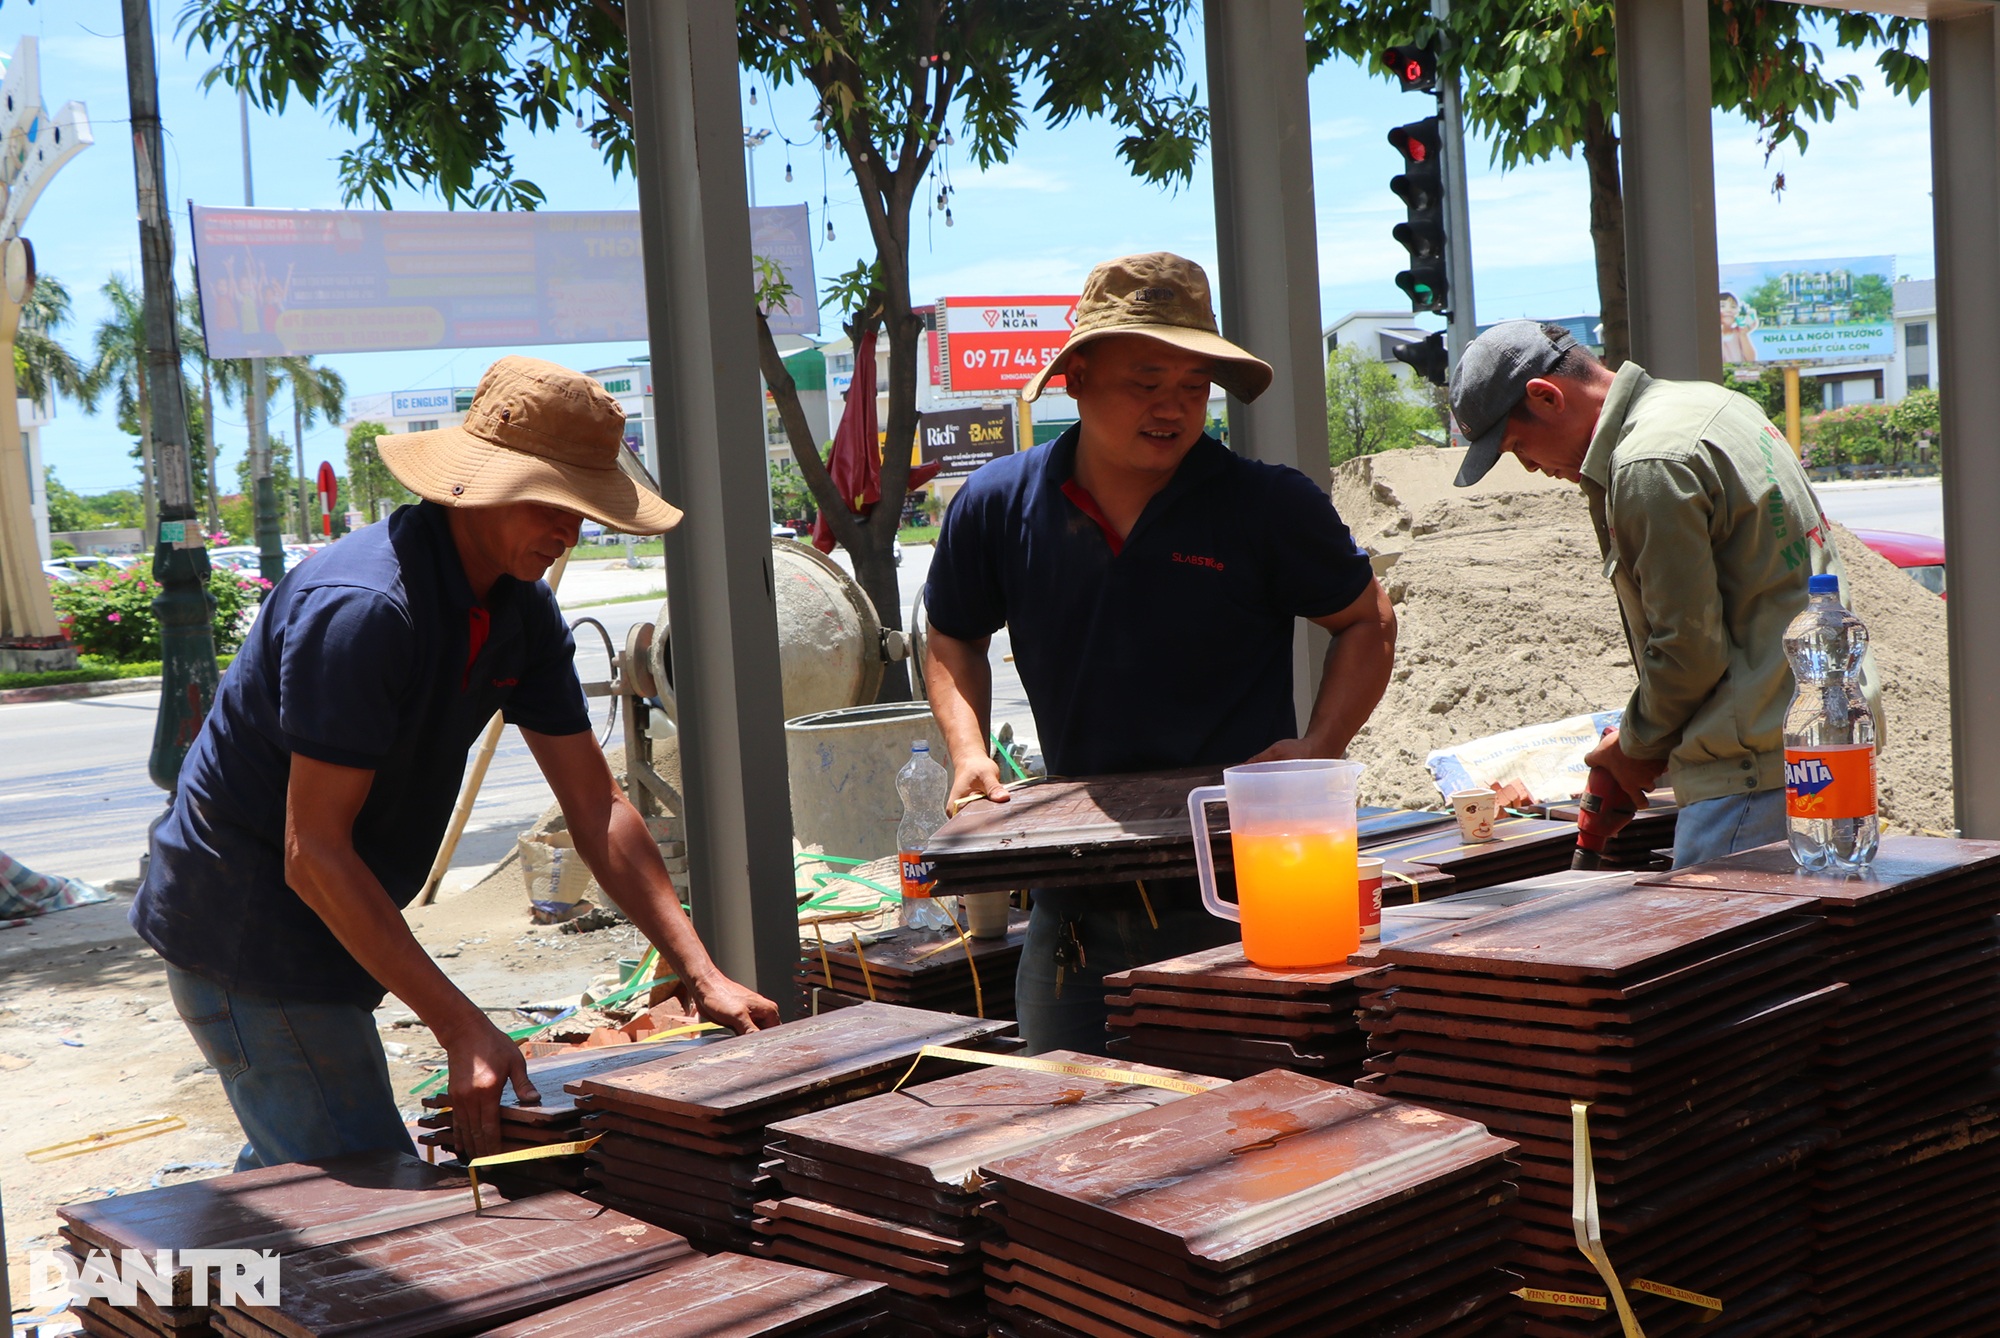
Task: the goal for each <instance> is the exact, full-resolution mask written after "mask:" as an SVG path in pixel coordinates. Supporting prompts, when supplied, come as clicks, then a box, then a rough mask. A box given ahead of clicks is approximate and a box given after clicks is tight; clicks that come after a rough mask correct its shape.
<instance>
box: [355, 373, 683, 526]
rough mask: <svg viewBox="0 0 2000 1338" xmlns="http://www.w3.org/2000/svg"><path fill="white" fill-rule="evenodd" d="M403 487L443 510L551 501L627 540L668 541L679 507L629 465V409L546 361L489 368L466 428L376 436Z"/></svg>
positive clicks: (600, 388)
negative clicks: (652, 537) (629, 471)
mask: <svg viewBox="0 0 2000 1338" xmlns="http://www.w3.org/2000/svg"><path fill="white" fill-rule="evenodd" d="M375 448H376V449H377V450H378V451H380V452H381V453H382V463H383V464H385V465H387V466H389V472H390V473H392V474H394V475H395V476H396V478H397V479H398V480H399V481H400V482H401V483H402V485H403V486H404V487H406V488H408V489H409V490H410V491H411V492H413V493H415V494H416V495H417V496H419V497H421V498H423V499H425V500H426V501H431V502H437V503H439V504H440V505H442V506H468V507H470V506H505V505H506V504H507V503H509V502H542V503H545V504H547V505H549V506H559V507H562V508H564V509H565V510H568V511H575V512H578V513H580V514H582V515H585V516H588V517H590V518H591V519H592V520H594V521H596V522H598V523H599V524H600V525H603V526H604V527H605V528H606V529H609V530H616V531H617V532H618V533H620V534H664V533H665V532H666V531H668V530H670V529H672V528H673V527H674V526H675V525H676V524H677V523H678V522H679V521H680V518H681V513H680V511H679V509H678V508H676V507H672V506H669V505H667V503H665V502H664V501H662V500H660V498H658V497H656V496H654V495H653V494H652V493H651V492H649V491H647V490H646V489H645V488H643V487H641V486H640V485H639V484H637V483H635V482H634V481H633V480H632V479H631V478H629V477H628V476H627V475H626V473H625V471H624V470H623V469H621V468H619V463H618V461H619V456H620V455H621V454H622V453H623V452H624V450H625V410H624V409H623V408H621V407H620V406H619V404H618V401H617V400H615V399H613V398H612V397H611V394H610V392H609V391H607V390H605V388H604V387H603V386H601V385H599V384H598V383H597V382H595V381H593V380H591V379H590V378H589V377H587V376H585V375H583V374H582V373H581V372H573V371H571V370H570V369H569V368H567V367H561V366H558V365H556V364H555V363H553V362H544V361H542V360H541V359H540V358H523V357H518V356H515V357H505V358H502V359H500V361H498V362H496V363H494V364H493V365H492V366H491V367H488V368H487V369H486V375H484V376H482V377H480V378H479V388H478V389H477V390H475V391H473V392H472V407H471V408H470V409H468V410H467V411H466V415H465V422H464V423H463V424H461V425H459V426H458V427H441V428H438V429H436V430H435V431H431V432H398V433H394V434H391V435H385V436H380V437H377V438H376V439H375Z"/></svg>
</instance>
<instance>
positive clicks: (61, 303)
mask: <svg viewBox="0 0 2000 1338" xmlns="http://www.w3.org/2000/svg"><path fill="white" fill-rule="evenodd" d="M69 321H70V296H69V289H68V288H65V287H64V286H63V283H62V280H60V279H58V278H56V276H55V275H53V274H41V275H37V276H36V278H35V286H34V289H33V290H32V291H31V292H30V293H29V294H28V300H27V302H26V304H25V305H23V306H22V308H21V328H20V330H19V331H18V332H16V334H15V336H14V389H15V390H16V391H18V392H19V393H20V394H21V395H23V396H24V397H26V398H27V399H30V400H33V401H35V402H36V403H38V404H47V403H48V402H49V400H50V398H51V396H52V395H54V394H58V393H60V394H63V395H67V396H69V397H70V398H71V399H73V400H77V401H79V402H81V400H82V398H83V374H84V372H83V364H82V363H81V362H79V361H78V360H77V357H76V355H75V354H74V353H72V352H70V351H69V349H68V347H66V346H65V345H64V344H63V342H62V340H61V338H60V335H61V334H62V332H63V330H64V329H65V328H67V327H68V325H69Z"/></svg>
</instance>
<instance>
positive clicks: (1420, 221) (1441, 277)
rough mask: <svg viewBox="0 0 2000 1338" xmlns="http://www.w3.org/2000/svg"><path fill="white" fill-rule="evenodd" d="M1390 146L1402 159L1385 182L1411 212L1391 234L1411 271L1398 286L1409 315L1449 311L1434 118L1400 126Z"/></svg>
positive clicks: (1441, 176)
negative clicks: (1398, 168)
mask: <svg viewBox="0 0 2000 1338" xmlns="http://www.w3.org/2000/svg"><path fill="white" fill-rule="evenodd" d="M1389 143H1390V144H1391V145H1393V146H1394V147H1395V149H1396V151H1397V152H1398V153H1400V154H1402V155H1403V170H1402V173H1401V174H1400V175H1398V176H1397V177H1396V178H1395V179H1394V180H1392V181H1391V182H1390V183H1389V189H1390V190H1392V191H1394V192H1396V194H1397V195H1398V196H1399V197H1400V198H1401V199H1402V201H1403V203H1404V205H1405V206H1407V207H1408V209H1409V219H1408V221H1407V222H1403V223H1398V224H1397V225H1396V228H1395V231H1394V233H1393V234H1392V235H1393V236H1394V237H1395V238H1396V240H1397V241H1398V242H1400V243H1401V244H1402V245H1403V248H1404V249H1405V250H1407V251H1408V252H1409V253H1410V267H1409V268H1408V269H1406V270H1404V271H1403V272H1402V273H1400V274H1398V275H1397V276H1396V286H1397V287H1398V288H1401V289H1402V290H1403V291H1404V292H1405V293H1407V294H1409V297H1410V310H1411V311H1448V310H1449V309H1450V306H1451V282H1450V278H1449V275H1448V274H1447V271H1446V268H1445V237H1444V173H1443V172H1442V171H1441V170H1440V168H1441V164H1442V161H1443V149H1442V140H1441V138H1440V136H1439V133H1438V118H1437V117H1435V116H1427V117H1425V118H1424V119H1423V120H1421V121H1412V122H1411V123H1410V124H1408V125H1399V126H1397V127H1396V128H1395V129H1394V130H1391V131H1390V132H1389Z"/></svg>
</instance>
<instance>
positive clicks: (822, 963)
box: [813, 920, 833, 989]
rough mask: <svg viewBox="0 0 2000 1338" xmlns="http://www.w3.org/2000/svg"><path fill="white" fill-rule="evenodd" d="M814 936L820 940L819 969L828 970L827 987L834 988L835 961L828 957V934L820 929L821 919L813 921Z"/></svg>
mask: <svg viewBox="0 0 2000 1338" xmlns="http://www.w3.org/2000/svg"><path fill="white" fill-rule="evenodd" d="M813 937H814V938H816V939H818V940H819V969H820V970H822V971H824V972H826V987H827V988H828V989H832V988H833V963H832V962H829V961H828V960H827V959H826V935H825V934H822V933H821V932H820V930H819V921H817V920H815V921H813Z"/></svg>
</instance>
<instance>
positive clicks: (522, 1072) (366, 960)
mask: <svg viewBox="0 0 2000 1338" xmlns="http://www.w3.org/2000/svg"><path fill="white" fill-rule="evenodd" d="M374 783H375V773H374V772H373V771H364V770H361V769H358V768H355V767H342V766H335V765H334V764H332V763H331V762H318V761H315V760H313V759H312V758H310V757H306V756H304V755H303V754H299V753H294V754H293V755H292V772H291V780H290V782H289V785H288V788H287V791H286V798H285V881H286V882H287V883H288V884H289V885H290V886H291V888H292V890H293V891H294V892H297V893H298V894H299V898H300V899H301V900H302V901H304V902H305V903H306V905H307V906H309V907H311V908H312V910H313V913H314V914H315V915H317V916H319V918H320V919H321V920H323V921H325V923H326V927H327V928H328V929H330V930H332V931H333V936H334V937H335V938H337V939H339V940H340V944H341V946H342V947H344V948H346V949H347V950H348V952H350V953H352V954H353V955H354V960H355V961H357V962H359V963H360V964H361V965H362V966H363V967H364V968H365V969H366V970H367V971H368V974H369V975H371V976H373V977H374V978H375V979H376V981H377V982H379V983H380V984H381V986H382V987H383V988H384V989H386V990H388V991H389V992H390V993H391V994H393V995H395V996H396V997H397V998H398V999H401V1000H402V1001H403V1002H404V1003H405V1004H407V1005H409V1007H410V1008H411V1010H412V1011H414V1012H415V1013H416V1015H417V1016H418V1017H419V1018H421V1019H423V1022H424V1025H425V1026H427V1027H429V1028H430V1029H431V1032H432V1033H433V1034H434V1035H435V1036H436V1037H437V1038H438V1042H439V1043H440V1044H441V1045H443V1046H444V1048H445V1054H446V1056H447V1059H448V1061H449V1063H450V1065H451V1089H450V1090H451V1107H452V1111H453V1124H454V1126H455V1127H456V1128H457V1129H458V1130H459V1132H460V1134H461V1136H462V1137H464V1138H465V1140H466V1142H467V1143H468V1144H469V1145H470V1146H469V1147H467V1148H466V1149H465V1151H466V1153H467V1155H469V1156H474V1157H481V1156H486V1155H487V1154H489V1153H494V1152H498V1151H500V1150H501V1144H500V1095H501V1091H502V1089H503V1088H504V1087H505V1085H506V1083H507V1082H508V1080H509V1079H510V1078H511V1079H512V1080H513V1083H514V1094H515V1096H516V1097H518V1098H519V1099H520V1100H521V1101H523V1102H530V1103H532V1102H534V1101H536V1100H538V1099H539V1095H538V1093H537V1092H536V1091H535V1088H534V1085H533V1084H532V1083H531V1082H530V1081H529V1080H528V1065H527V1061H526V1060H525V1059H523V1058H522V1056H521V1051H520V1049H519V1048H518V1047H517V1046H516V1045H515V1044H514V1042H513V1041H511V1040H509V1039H508V1038H507V1036H506V1034H505V1033H504V1032H502V1031H501V1030H500V1029H499V1028H498V1027H496V1026H494V1025H493V1023H492V1022H491V1021H490V1020H489V1019H488V1018H487V1016H486V1014H485V1013H483V1012H481V1011H480V1010H479V1008H478V1007H477V1006H476V1005H475V1004H474V1003H473V1002H472V1000H470V999H468V998H466V997H465V995H464V994H462V993H461V992H460V991H459V989H458V987H457V986H456V985H454V984H452V983H451V981H450V979H449V978H447V977H446V976H445V974H444V972H443V971H441V970H439V969H438V965H437V963H436V962H434V961H432V960H431V957H430V954H429V953H427V952H425V951H424V949H423V947H422V945H420V944H419V943H418V942H417V940H416V936H415V935H413V934H411V932H410V927H409V924H408V922H407V921H405V920H404V919H403V913H402V912H401V911H399V910H398V909H396V904H395V903H394V902H393V901H391V900H389V894H388V893H387V892H385V891H383V890H382V884H381V882H380V881H379V880H377V879H376V877H375V874H374V873H373V871H371V870H370V869H369V867H368V866H367V865H366V864H365V863H363V862H362V859H361V856H360V855H359V854H357V853H356V852H355V849H354V839H353V831H354V818H355V815H356V814H358V813H359V812H360V811H361V805H362V803H363V802H364V801H365V800H366V799H367V798H368V790H369V787H370V786H372V785H373V784H374Z"/></svg>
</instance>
